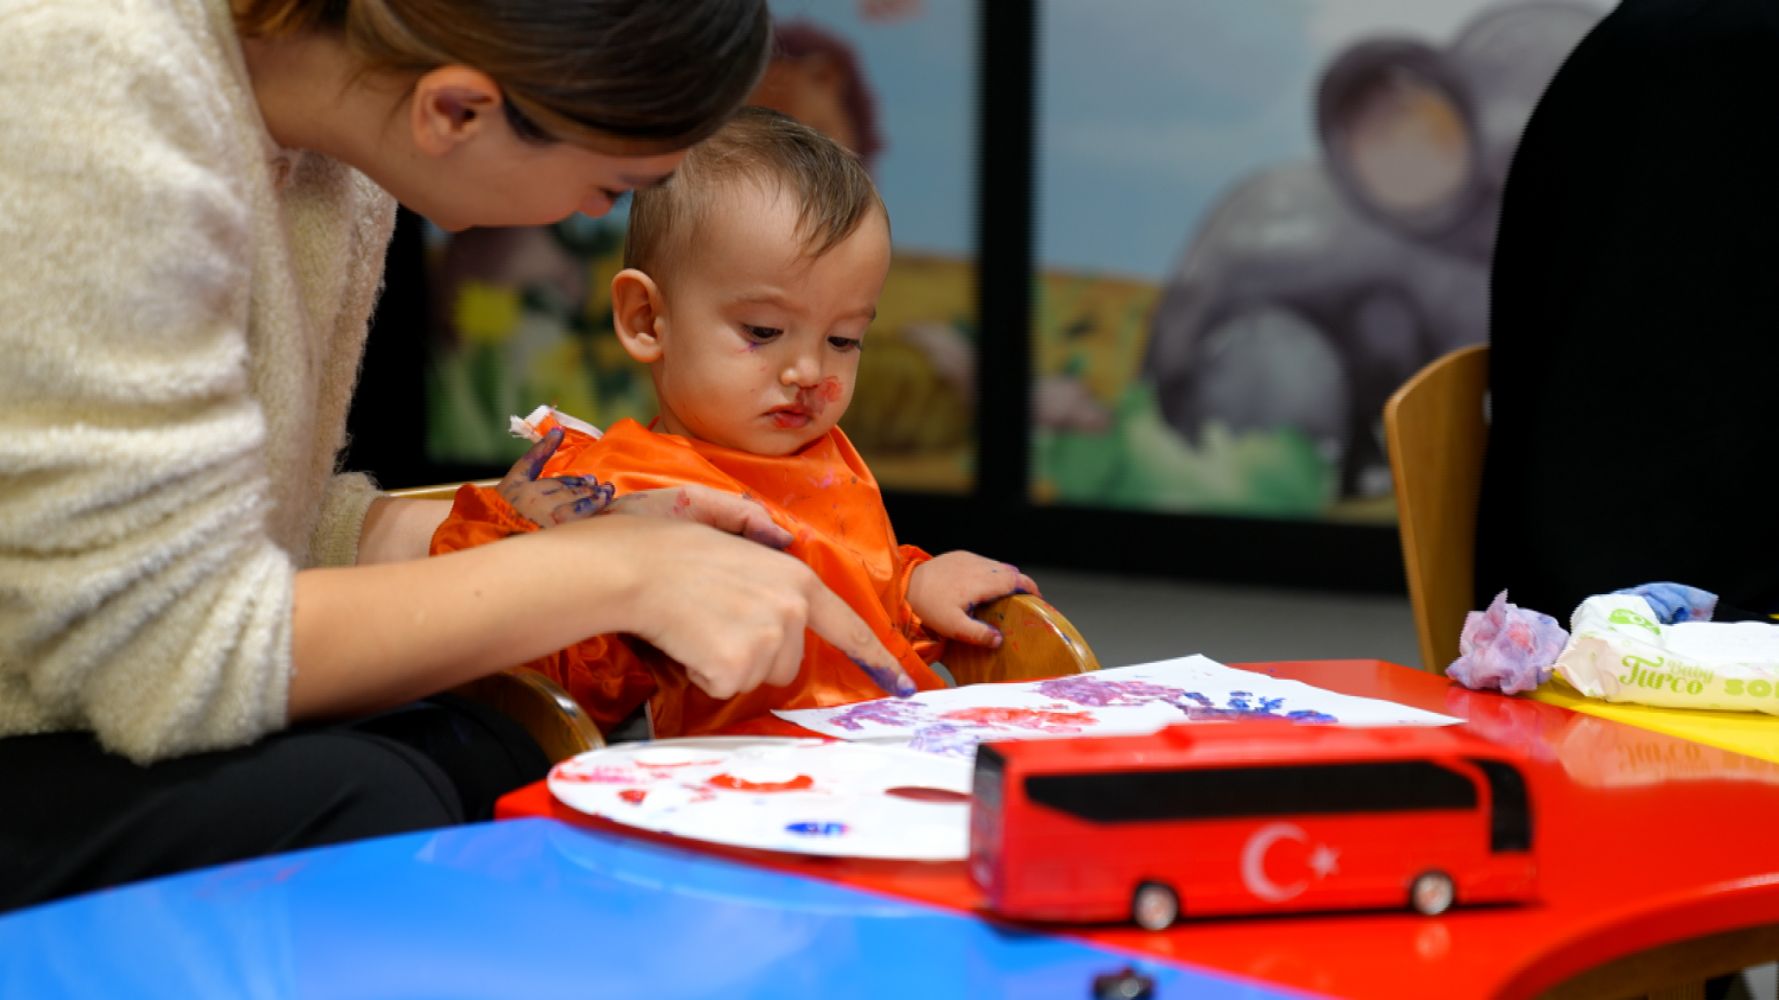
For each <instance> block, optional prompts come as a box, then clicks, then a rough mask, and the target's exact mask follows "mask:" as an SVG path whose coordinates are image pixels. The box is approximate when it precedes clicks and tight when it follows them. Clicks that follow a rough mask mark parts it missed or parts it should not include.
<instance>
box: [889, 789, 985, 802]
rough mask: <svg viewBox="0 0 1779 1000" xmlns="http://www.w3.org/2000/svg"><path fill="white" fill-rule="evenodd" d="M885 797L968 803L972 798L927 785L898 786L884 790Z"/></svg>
mask: <svg viewBox="0 0 1779 1000" xmlns="http://www.w3.org/2000/svg"><path fill="white" fill-rule="evenodd" d="M883 794H885V795H893V796H895V797H896V798H898V799H909V800H911V801H914V802H968V801H970V796H968V795H966V794H964V793H963V792H954V791H952V790H951V789H949V788H932V787H929V786H927V785H897V786H896V787H894V788H886V789H884V790H883Z"/></svg>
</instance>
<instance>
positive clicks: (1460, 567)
mask: <svg viewBox="0 0 1779 1000" xmlns="http://www.w3.org/2000/svg"><path fill="white" fill-rule="evenodd" d="M1488 387H1489V347H1488V345H1487V344H1476V345H1472V346H1470V347H1462V348H1459V349H1458V350H1455V351H1453V352H1451V353H1450V354H1447V355H1445V356H1444V357H1442V358H1439V359H1437V360H1435V361H1433V362H1431V363H1429V364H1428V365H1427V366H1426V367H1425V368H1423V369H1421V370H1420V371H1419V372H1417V373H1415V375H1414V376H1413V377H1412V378H1410V379H1409V380H1408V381H1407V382H1404V383H1403V384H1402V386H1401V387H1400V388H1398V389H1397V390H1396V392H1395V393H1394V394H1392V395H1391V396H1390V399H1389V401H1388V402H1386V403H1385V404H1384V442H1385V445H1386V447H1387V448H1388V450H1389V453H1390V473H1391V476H1392V477H1393V478H1394V479H1395V486H1396V512H1397V518H1398V523H1399V527H1398V530H1399V532H1400V533H1401V537H1402V561H1403V566H1404V569H1406V570H1407V574H1408V596H1409V602H1410V604H1411V605H1413V607H1414V615H1415V631H1416V632H1417V633H1418V634H1419V636H1420V645H1421V669H1423V670H1429V671H1432V672H1434V673H1440V672H1443V671H1444V670H1445V668H1446V667H1447V666H1448V665H1450V664H1451V662H1452V661H1453V660H1454V659H1457V656H1458V634H1459V633H1460V632H1461V631H1463V628H1464V616H1465V614H1466V613H1467V612H1469V611H1471V610H1474V608H1473V605H1474V603H1475V586H1476V585H1475V567H1476V505H1477V499H1478V497H1479V496H1480V494H1481V491H1482V469H1483V450H1484V447H1485V446H1486V444H1487V441H1488V421H1487V415H1486V412H1485V405H1486V402H1485V398H1484V397H1485V396H1486V395H1487V393H1488Z"/></svg>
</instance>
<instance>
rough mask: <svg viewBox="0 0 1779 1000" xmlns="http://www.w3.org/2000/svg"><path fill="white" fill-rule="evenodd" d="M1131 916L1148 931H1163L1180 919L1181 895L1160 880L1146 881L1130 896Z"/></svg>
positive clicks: (1139, 925)
mask: <svg viewBox="0 0 1779 1000" xmlns="http://www.w3.org/2000/svg"><path fill="white" fill-rule="evenodd" d="M1130 918H1131V919H1132V920H1135V921H1136V922H1137V926H1138V927H1141V928H1142V929H1144V930H1146V931H1161V930H1166V929H1168V928H1169V927H1172V926H1173V924H1174V921H1176V920H1178V919H1180V897H1179V896H1178V895H1176V894H1175V893H1174V890H1172V889H1169V888H1168V887H1167V886H1165V885H1162V884H1161V883H1160V882H1144V883H1143V884H1141V885H1139V886H1137V891H1136V892H1134V893H1132V894H1131V897H1130Z"/></svg>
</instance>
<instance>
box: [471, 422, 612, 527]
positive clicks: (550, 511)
mask: <svg viewBox="0 0 1779 1000" xmlns="http://www.w3.org/2000/svg"><path fill="white" fill-rule="evenodd" d="M561 444H562V428H560V427H552V428H551V429H550V432H549V433H548V434H545V435H544V436H543V438H542V439H540V440H539V441H538V442H537V443H536V444H534V445H532V446H531V448H530V449H528V450H527V451H526V452H525V454H523V455H521V456H519V460H518V461H517V462H514V463H513V467H512V468H510V469H508V470H507V474H506V475H505V476H503V477H501V480H500V483H499V485H497V486H496V487H495V488H494V491H495V492H496V493H499V494H500V498H501V499H502V500H505V501H506V502H507V503H508V504H510V505H511V506H512V508H513V509H514V510H515V511H518V512H519V516H520V517H523V518H525V519H526V520H527V521H530V522H531V523H532V524H535V525H537V526H538V527H540V528H548V527H550V526H552V525H557V524H567V523H568V522H570V521H580V520H584V519H586V518H589V517H592V516H593V515H595V514H598V513H600V512H601V511H604V510H605V509H606V508H607V507H609V506H611V503H612V493H613V492H614V490H613V487H612V484H610V483H602V482H600V481H599V480H597V479H595V478H593V477H592V476H551V477H548V478H545V479H539V478H537V477H538V476H539V475H540V474H541V473H542V472H543V471H544V463H545V462H548V461H549V460H550V456H551V455H554V454H555V453H556V448H557V447H558V446H559V445H561Z"/></svg>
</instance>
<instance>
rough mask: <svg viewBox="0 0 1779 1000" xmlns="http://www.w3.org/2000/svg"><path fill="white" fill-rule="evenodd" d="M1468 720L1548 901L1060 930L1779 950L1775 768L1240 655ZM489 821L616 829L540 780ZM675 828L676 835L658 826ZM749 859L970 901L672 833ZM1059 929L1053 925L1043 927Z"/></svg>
mask: <svg viewBox="0 0 1779 1000" xmlns="http://www.w3.org/2000/svg"><path fill="white" fill-rule="evenodd" d="M1237 666H1241V667H1243V668H1245V669H1250V670H1255V671H1258V672H1261V673H1265V674H1268V675H1271V676H1274V677H1283V678H1290V679H1293V680H1300V681H1304V682H1306V683H1309V684H1313V685H1316V686H1318V687H1322V688H1326V689H1328V690H1331V691H1338V692H1342V693H1345V694H1353V695H1362V696H1365V697H1371V698H1381V699H1385V700H1389V701H1394V702H1398V703H1400V704H1404V705H1412V706H1415V707H1418V708H1424V709H1429V710H1432V711H1436V712H1443V713H1446V714H1448V715H1454V716H1458V717H1460V718H1463V719H1465V720H1467V721H1466V722H1465V725H1466V726H1468V727H1469V728H1471V729H1472V730H1474V731H1476V732H1478V733H1480V734H1482V735H1484V736H1487V737H1489V738H1491V739H1494V740H1496V741H1498V742H1505V743H1512V744H1516V745H1519V746H1522V747H1524V748H1525V749H1526V751H1527V752H1528V754H1529V755H1530V757H1531V758H1532V765H1531V768H1530V771H1529V773H1528V780H1529V781H1530V782H1531V783H1532V785H1533V792H1534V795H1535V796H1536V797H1535V799H1534V803H1535V808H1536V812H1535V814H1534V816H1533V824H1534V825H1533V835H1534V838H1535V843H1536V849H1537V853H1538V858H1539V864H1540V875H1539V895H1540V899H1539V900H1538V901H1537V902H1535V903H1532V904H1529V905H1524V906H1511V907H1505V906H1504V907H1492V908H1463V907H1460V908H1458V909H1455V910H1453V911H1451V912H1449V913H1447V914H1445V915H1443V916H1440V917H1434V918H1429V917H1421V916H1418V915H1414V914H1410V913H1407V912H1403V913H1363V914H1340V915H1322V916H1290V917H1257V918H1244V919H1220V920H1217V919H1200V920H1186V921H1184V922H1182V923H1181V924H1178V925H1176V926H1175V927H1173V928H1170V929H1169V930H1166V931H1162V932H1159V933H1150V932H1147V931H1140V930H1137V929H1136V928H1134V927H1079V926H1074V927H1065V928H1062V929H1061V930H1063V931H1064V932H1066V933H1070V934H1074V935H1078V936H1080V937H1083V938H1087V939H1090V940H1092V941H1093V942H1095V943H1098V944H1101V945H1107V946H1111V947H1115V948H1120V949H1127V950H1129V951H1131V952H1133V953H1140V954H1142V955H1145V956H1149V957H1152V958H1160V959H1165V960H1175V961H1179V962H1183V963H1188V964H1192V965H1198V966H1203V967H1208V968H1214V969H1221V970H1225V971H1228V972H1232V973H1236V974H1238V975H1242V976H1248V977H1251V978H1254V979H1259V980H1262V981H1265V982H1268V983H1274V984H1279V985H1285V986H1295V987H1300V988H1304V989H1307V990H1311V991H1315V992H1318V993H1327V994H1333V995H1340V996H1355V997H1415V998H1420V997H1428V996H1440V997H1450V998H1459V997H1510V998H1511V997H1530V996H1536V995H1540V994H1545V993H1548V992H1552V991H1554V992H1555V994H1556V995H1562V996H1614V995H1619V996H1622V995H1630V994H1636V993H1647V992H1651V991H1660V990H1663V989H1668V988H1672V987H1676V986H1682V987H1683V986H1684V984H1688V983H1696V982H1698V981H1700V980H1702V979H1703V978H1705V977H1706V976H1708V975H1712V974H1717V973H1721V972H1728V971H1733V970H1735V969H1738V968H1741V967H1743V966H1746V965H1752V964H1758V963H1760V962H1763V961H1770V960H1772V959H1774V958H1776V957H1779V850H1775V848H1774V834H1775V832H1776V831H1779V764H1774V763H1771V762H1768V761H1764V760H1758V759H1756V758H1752V757H1744V756H1741V755H1738V754H1734V753H1731V752H1729V751H1727V750H1720V749H1717V748H1714V747H1710V746H1705V745H1703V744H1699V743H1693V742H1689V741H1686V740H1682V739H1680V738H1678V737H1674V736H1668V735H1665V734H1662V733H1657V732H1653V731H1650V730H1646V729H1639V728H1634V727H1631V726H1627V725H1624V724H1622V723H1618V722H1613V721H1610V720H1608V719H1602V718H1597V717H1594V716H1590V715H1582V714H1578V713H1575V712H1571V711H1569V710H1568V709H1566V708H1561V707H1558V706H1555V705H1549V704H1543V703H1540V702H1535V701H1530V700H1527V699H1523V698H1509V697H1502V696H1499V695H1492V694H1486V693H1481V692H1473V691H1468V690H1465V689H1464V688H1462V687H1458V686H1456V685H1453V684H1451V683H1450V682H1448V681H1447V680H1445V679H1444V678H1442V677H1438V676H1436V675H1433V674H1429V673H1424V672H1422V671H1419V670H1413V669H1410V668H1408V667H1402V666H1397V665H1395V664H1391V663H1384V662H1381V661H1377V660H1322V661H1305V662H1292V663H1264V664H1237ZM498 815H499V816H501V817H503V818H511V817H518V816H553V817H556V818H558V819H561V820H563V821H566V822H570V823H579V824H585V825H589V826H597V827H601V828H604V829H623V828H621V827H616V826H613V825H608V824H604V823H603V822H602V821H600V820H597V819H594V818H592V817H588V816H585V815H583V814H581V813H578V812H576V811H574V810H572V809H569V808H567V807H565V806H562V805H560V804H559V803H557V802H556V801H555V800H554V799H553V798H552V797H551V796H550V794H549V791H548V789H547V788H546V787H545V786H544V784H543V783H541V782H540V783H538V784H535V785H532V786H530V787H528V788H525V789H521V790H520V791H517V792H514V793H513V794H512V795H509V796H507V797H506V798H505V799H503V800H502V801H501V803H500V807H499V810H498ZM666 839H672V838H666ZM678 842H679V843H684V844H687V845H691V846H695V847H696V848H697V849H699V850H704V851H709V852H712V853H717V854H722V855H726V856H730V857H737V858H742V859H745V860H747V861H749V862H751V863H755V864H759V865H763V866H767V867H771V868H775V869H780V870H786V871H792V872H799V873H803V874H807V875H811V876H815V877H819V878H825V879H831V880H834V881H837V882H842V883H845V884H849V885H852V886H856V887H859V888H865V889H871V890H875V891H879V892H883V893H886V894H889V895H892V896H898V897H904V898H909V899H916V900H921V901H925V902H930V903H935V904H938V905H941V906H947V907H953V908H956V909H960V910H966V911H980V910H981V895H980V893H978V892H977V891H976V889H975V887H974V886H973V885H972V884H971V883H970V881H969V879H968V877H967V876H966V875H965V873H964V869H963V865H962V863H957V862H951V863H917V862H883V861H861V860H850V859H829V858H809V857H799V856H793V855H780V854H774V853H770V852H763V851H748V850H740V849H731V848H723V847H718V846H713V845H707V844H698V843H695V842H692V841H678ZM1047 929H1051V930H1055V929H1056V928H1053V927H1051V928H1047Z"/></svg>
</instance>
